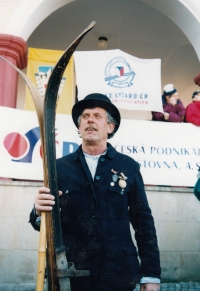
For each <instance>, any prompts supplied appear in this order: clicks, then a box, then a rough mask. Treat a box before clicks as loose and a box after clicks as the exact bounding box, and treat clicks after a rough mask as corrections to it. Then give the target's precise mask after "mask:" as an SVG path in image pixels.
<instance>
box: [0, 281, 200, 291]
mask: <svg viewBox="0 0 200 291" xmlns="http://www.w3.org/2000/svg"><path fill="white" fill-rule="evenodd" d="M139 288H140V286H139V285H137V286H136V288H135V290H134V291H138V290H139ZM35 290H36V284H34V283H0V291H35ZM161 290H162V291H200V282H178V283H161ZM110 291H112V290H110ZM122 291H123V290H122Z"/></svg>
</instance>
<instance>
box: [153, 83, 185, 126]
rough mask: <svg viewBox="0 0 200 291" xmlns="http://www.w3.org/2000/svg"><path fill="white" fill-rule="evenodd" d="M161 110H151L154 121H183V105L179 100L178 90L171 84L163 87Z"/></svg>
mask: <svg viewBox="0 0 200 291" xmlns="http://www.w3.org/2000/svg"><path fill="white" fill-rule="evenodd" d="M162 102H163V111H164V113H161V112H152V115H153V118H152V120H154V121H167V122H183V120H184V117H185V107H184V106H183V103H182V102H181V101H180V99H179V96H178V92H177V90H176V89H175V88H174V85H173V84H167V85H166V86H165V87H164V92H163V95H162Z"/></svg>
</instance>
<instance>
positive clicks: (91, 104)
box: [72, 93, 121, 138]
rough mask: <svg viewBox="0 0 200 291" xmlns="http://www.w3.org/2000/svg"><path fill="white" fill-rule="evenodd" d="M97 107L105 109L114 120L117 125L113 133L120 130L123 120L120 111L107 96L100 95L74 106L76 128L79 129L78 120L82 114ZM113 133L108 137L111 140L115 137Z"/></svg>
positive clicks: (91, 96) (96, 94) (91, 95)
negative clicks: (87, 109)
mask: <svg viewBox="0 0 200 291" xmlns="http://www.w3.org/2000/svg"><path fill="white" fill-rule="evenodd" d="M95 107H100V108H103V109H105V110H106V111H107V112H108V113H109V114H110V115H111V116H112V118H114V120H115V121H116V123H117V124H115V129H114V131H113V133H115V132H116V131H117V130H118V128H119V125H120V120H121V117H120V113H119V110H118V109H117V107H116V106H115V105H114V104H113V103H112V102H111V101H110V99H109V98H108V97H107V96H105V95H103V94H100V93H93V94H89V95H87V96H86V97H85V98H84V99H83V100H80V101H78V102H77V103H76V104H74V106H73V108H72V119H73V121H74V124H75V125H76V127H77V128H78V118H79V116H80V115H81V114H82V112H83V111H84V110H85V109H86V108H95ZM113 133H112V134H110V135H108V138H111V137H112V136H113Z"/></svg>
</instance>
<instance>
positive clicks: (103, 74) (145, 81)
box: [74, 49, 163, 112]
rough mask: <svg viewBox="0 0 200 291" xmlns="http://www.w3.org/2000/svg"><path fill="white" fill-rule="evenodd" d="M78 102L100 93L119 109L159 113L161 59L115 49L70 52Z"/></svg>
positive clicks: (160, 109) (161, 109)
mask: <svg viewBox="0 0 200 291" xmlns="http://www.w3.org/2000/svg"><path fill="white" fill-rule="evenodd" d="M74 60H75V69H76V83H77V86H78V99H79V100H81V99H83V98H84V97H85V96H86V95H88V94H90V93H102V94H104V95H106V96H107V97H109V98H110V100H111V101H112V102H113V103H114V104H115V105H116V106H117V107H118V108H121V109H128V110H146V111H157V112H163V107H162V101H161V60H160V59H139V58H136V57H133V56H132V55H129V54H127V53H125V52H123V51H121V50H119V49H116V50H106V51H77V52H75V53H74Z"/></svg>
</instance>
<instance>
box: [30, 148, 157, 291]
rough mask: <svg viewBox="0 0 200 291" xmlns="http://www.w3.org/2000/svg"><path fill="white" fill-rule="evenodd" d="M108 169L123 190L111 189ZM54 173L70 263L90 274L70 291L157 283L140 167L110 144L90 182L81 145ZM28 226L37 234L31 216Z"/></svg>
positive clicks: (151, 223) (100, 290)
mask: <svg viewBox="0 0 200 291" xmlns="http://www.w3.org/2000/svg"><path fill="white" fill-rule="evenodd" d="M112 169H113V170H114V171H117V172H118V175H120V173H123V174H124V175H125V176H126V177H127V180H126V182H127V186H126V187H125V188H124V191H122V188H121V187H120V186H119V184H118V182H119V180H118V181H117V182H115V185H114V186H111V185H112V184H111V182H112V181H113V179H112V176H113V172H111V170H112ZM57 172H58V184H59V189H60V190H62V191H63V195H62V196H61V197H60V207H61V221H62V229H63V239H64V244H65V247H66V254H67V258H68V261H71V262H74V263H75V266H76V268H77V269H87V270H88V269H89V270H90V273H91V275H90V277H80V278H72V279H71V284H72V291H78V290H84V291H86V290H87V291H90V290H91V291H92V290H95V291H97V290H98V291H104V290H105V291H110V290H112V291H121V290H123V291H124V290H127V291H129V290H130V291H132V290H133V288H134V286H135V284H136V282H138V279H139V278H140V277H141V276H145V277H156V278H160V261H159V250H158V245H157V237H156V230H155V227H154V221H153V217H152V215H151V210H150V208H149V205H148V201H147V197H146V194H145V190H144V184H143V180H142V177H141V174H140V170H139V164H138V163H136V162H135V161H134V160H133V159H132V158H130V157H128V156H126V155H123V154H121V153H118V152H117V151H116V150H115V149H114V148H113V147H112V146H111V145H110V144H108V150H107V153H106V155H102V156H101V157H100V158H99V161H98V165H97V169H96V174H95V177H94V180H93V179H92V176H91V173H90V171H89V168H88V166H87V163H86V161H85V157H84V155H83V153H82V149H81V146H80V147H79V148H78V150H77V151H76V152H74V153H72V154H70V155H68V156H65V157H63V158H61V159H58V160H57ZM30 221H31V223H32V225H33V227H34V228H35V229H37V227H36V226H35V225H34V218H33V213H32V215H31V219H30ZM130 222H131V224H132V226H133V228H134V230H135V238H136V241H137V246H138V253H139V257H140V259H141V266H140V268H139V263H138V259H137V255H138V254H137V250H136V247H135V246H134V243H133V241H132V237H131V232H130ZM79 288H80V289H79Z"/></svg>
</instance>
